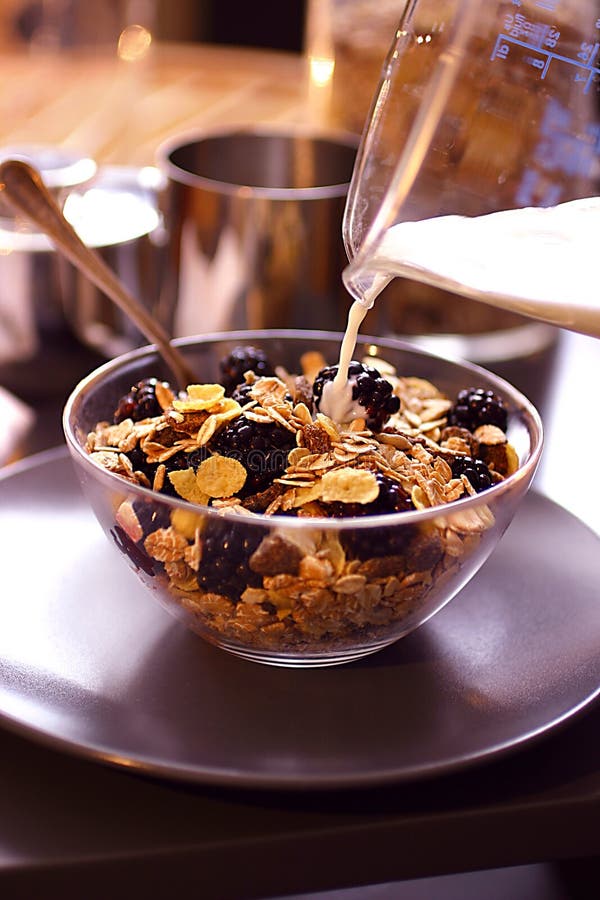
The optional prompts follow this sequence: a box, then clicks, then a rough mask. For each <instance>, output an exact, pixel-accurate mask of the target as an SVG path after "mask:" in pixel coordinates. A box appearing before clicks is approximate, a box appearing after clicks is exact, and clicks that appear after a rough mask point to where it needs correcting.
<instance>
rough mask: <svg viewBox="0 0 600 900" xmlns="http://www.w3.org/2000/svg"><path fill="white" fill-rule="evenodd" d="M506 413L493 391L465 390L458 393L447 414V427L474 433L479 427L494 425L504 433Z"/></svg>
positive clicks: (501, 402) (499, 398)
mask: <svg viewBox="0 0 600 900" xmlns="http://www.w3.org/2000/svg"><path fill="white" fill-rule="evenodd" d="M507 420H508V412H507V409H506V406H505V404H504V401H503V400H502V398H501V397H499V396H498V395H497V394H495V393H494V391H490V390H485V389H484V388H465V389H464V390H462V391H459V392H458V394H457V396H456V401H455V403H454V405H453V406H452V407H451V409H450V411H449V412H448V425H457V426H458V427H459V428H468V430H469V431H475V429H476V428H479V426H480V425H496V427H497V428H500V429H501V430H502V431H506V427H507Z"/></svg>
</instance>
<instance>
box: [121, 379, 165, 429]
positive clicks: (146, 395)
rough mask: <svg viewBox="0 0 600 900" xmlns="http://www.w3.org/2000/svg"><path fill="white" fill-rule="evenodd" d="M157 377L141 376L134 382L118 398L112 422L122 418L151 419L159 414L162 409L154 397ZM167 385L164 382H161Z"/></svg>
mask: <svg viewBox="0 0 600 900" xmlns="http://www.w3.org/2000/svg"><path fill="white" fill-rule="evenodd" d="M157 384H158V379H157V378H143V379H142V380H141V381H138V383H137V384H134V385H133V387H132V388H131V390H130V391H129V392H128V393H127V394H125V395H124V396H123V397H121V399H120V400H119V402H118V404H117V408H116V409H115V412H114V416H113V422H114V424H115V425H118V424H119V422H122V421H123V420H124V419H133V421H134V422H139V421H140V420H141V419H151V418H153V417H154V416H160V415H161V413H162V409H161V407H160V404H159V402H158V400H157V399H156V385H157ZM163 384H165V385H166V386H167V387H168V384H167V383H166V382H163Z"/></svg>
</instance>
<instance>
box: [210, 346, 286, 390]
mask: <svg viewBox="0 0 600 900" xmlns="http://www.w3.org/2000/svg"><path fill="white" fill-rule="evenodd" d="M219 370H220V373H221V384H222V385H223V387H224V388H225V394H226V396H227V397H230V396H231V394H232V393H233V391H234V390H235V388H236V387H237V386H238V384H242V383H243V381H244V372H250V371H251V372H254V374H255V375H256V376H257V377H261V376H262V375H274V374H275V370H274V369H273V366H272V365H271V363H270V362H269V360H268V359H267V356H266V353H265V352H264V351H263V350H260V349H259V348H258V347H250V346H246V347H234V349H233V350H232V351H231V353H230V354H229V356H226V357H225V358H224V359H222V360H221V361H220V363H219Z"/></svg>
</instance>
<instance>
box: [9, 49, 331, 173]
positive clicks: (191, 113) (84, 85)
mask: <svg viewBox="0 0 600 900" xmlns="http://www.w3.org/2000/svg"><path fill="white" fill-rule="evenodd" d="M0 77H1V78H2V82H3V84H4V85H5V86H6V85H7V84H8V85H10V90H6V89H5V90H3V91H2V92H0V145H15V144H21V143H24V142H31V141H35V142H42V143H53V144H59V145H61V146H63V147H66V148H71V149H77V150H81V151H82V152H84V153H87V154H89V155H90V156H92V157H94V158H95V159H96V160H97V161H98V162H99V163H111V164H118V165H136V166H143V165H150V164H152V163H153V161H154V153H155V150H156V147H157V146H158V145H159V144H160V143H161V141H162V140H164V139H165V138H167V137H170V136H171V135H173V134H175V133H178V132H183V131H187V130H193V129H196V128H207V129H210V128H216V127H224V126H228V125H232V124H235V125H238V124H243V125H246V124H251V123H270V124H277V123H281V122H286V123H293V124H294V125H299V126H301V125H307V124H311V123H315V124H319V123H323V121H324V113H323V108H324V105H325V104H324V101H323V98H322V97H321V96H319V94H318V90H316V91H315V89H311V88H310V86H309V79H308V77H307V68H306V62H305V60H304V58H303V57H302V56H300V55H298V54H291V53H280V52H275V51H265V50H254V49H240V48H229V47H216V46H209V45H192V44H168V43H166V44H162V45H161V44H159V45H156V46H152V48H151V50H150V52H149V53H148V55H147V57H145V58H144V59H143V60H140V61H138V62H132V63H128V62H123V61H118V60H116V59H114V60H113V59H109V58H107V57H106V56H103V55H101V54H96V55H94V56H90V55H88V54H82V53H81V52H70V53H67V52H63V53H62V54H61V55H60V56H58V55H53V54H47V53H46V54H24V53H12V54H11V53H6V52H4V53H2V55H1V56H0Z"/></svg>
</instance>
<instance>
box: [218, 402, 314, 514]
mask: <svg viewBox="0 0 600 900" xmlns="http://www.w3.org/2000/svg"><path fill="white" fill-rule="evenodd" d="M295 446H296V436H295V434H294V433H293V432H291V431H288V430H287V428H284V427H283V426H282V425H277V424H276V423H275V422H274V423H273V424H272V425H271V424H268V425H267V424H265V425H262V424H260V423H258V422H253V421H251V420H250V419H248V418H247V417H246V416H245V415H244V414H243V413H242V414H241V415H239V416H237V418H235V419H233V421H232V422H230V423H229V424H228V425H226V426H225V428H223V429H222V430H221V431H219V432H218V433H217V435H216V437H214V438H213V439H212V441H211V442H210V449H211V450H213V451H215V452H217V453H220V454H221V455H222V456H230V457H232V458H233V459H237V460H238V461H239V462H241V464H242V465H243V466H244V468H245V469H246V472H247V473H248V476H247V478H246V483H245V484H244V487H243V488H242V490H241V491H240V492H239V496H241V497H245V496H247V495H249V494H258V493H260V491H264V490H265V489H266V488H267V487H268V486H269V485H270V484H271V483H272V482H273V479H274V478H278V477H279V476H280V475H282V474H283V472H284V470H285V468H286V466H287V457H288V453H289V452H290V450H291V449H292V448H293V447H295Z"/></svg>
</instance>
